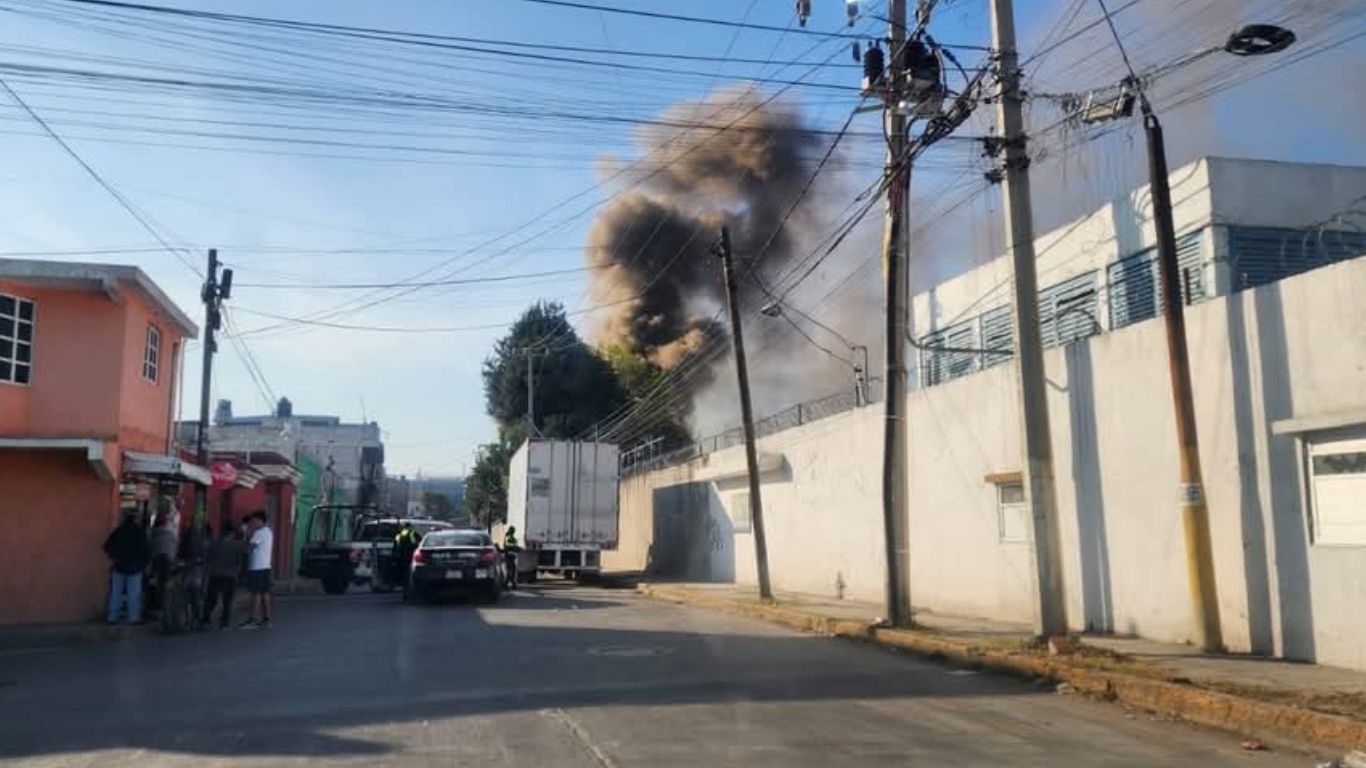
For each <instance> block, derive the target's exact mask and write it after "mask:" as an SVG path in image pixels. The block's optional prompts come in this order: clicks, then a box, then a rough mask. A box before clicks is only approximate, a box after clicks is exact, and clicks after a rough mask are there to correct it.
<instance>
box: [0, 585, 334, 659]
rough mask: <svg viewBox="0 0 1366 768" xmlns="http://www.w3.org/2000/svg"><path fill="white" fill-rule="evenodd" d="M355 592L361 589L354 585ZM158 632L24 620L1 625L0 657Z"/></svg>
mask: <svg viewBox="0 0 1366 768" xmlns="http://www.w3.org/2000/svg"><path fill="white" fill-rule="evenodd" d="M277 587H278V588H277V589H276V591H275V599H276V600H290V599H292V598H295V597H301V596H304V597H307V596H321V595H322V594H323V590H322V587H321V586H320V585H319V584H318V583H317V582H316V581H307V580H297V581H293V580H291V581H282V582H280V583H279V584H278V585H277ZM353 591H355V592H360V591H361V590H359V589H355V590H353ZM249 599H250V598H249V596H248V595H247V592H246V590H244V589H241V588H240V587H239V588H238V589H237V592H236V594H235V595H234V598H233V609H232V612H233V616H234V617H235V618H234V623H235V622H236V621H239V620H240V619H241V618H242V617H245V616H247V615H248V613H249V612H250V609H251V606H250V603H249V602H248V601H249ZM156 634H158V629H157V623H156V621H155V620H153V621H149V622H145V623H142V624H113V625H111V624H106V623H105V622H104V621H103V620H102V619H97V620H92V621H84V622H79V621H77V622H65V623H59V624H21V625H18V626H0V657H4V656H15V655H22V654H25V653H31V652H34V651H39V650H43V649H47V648H56V647H60V646H66V645H84V644H86V643H104V642H112V641H118V640H127V639H129V638H136V637H150V636H154V635H156Z"/></svg>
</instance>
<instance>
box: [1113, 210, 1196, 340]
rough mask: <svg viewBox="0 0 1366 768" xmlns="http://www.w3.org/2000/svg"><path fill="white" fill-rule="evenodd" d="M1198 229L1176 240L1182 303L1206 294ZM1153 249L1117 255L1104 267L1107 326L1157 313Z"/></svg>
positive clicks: (1158, 299) (1159, 305) (1157, 281)
mask: <svg viewBox="0 0 1366 768" xmlns="http://www.w3.org/2000/svg"><path fill="white" fill-rule="evenodd" d="M1202 243H1203V240H1202V238H1201V233H1200V232H1191V233H1189V234H1186V235H1183V236H1182V237H1181V238H1179V239H1178V240H1177V241H1176V263H1177V267H1178V269H1180V277H1181V296H1182V297H1183V298H1184V299H1185V301H1186V304H1188V305H1189V304H1193V303H1195V302H1197V301H1200V300H1201V299H1204V298H1205V297H1206V294H1205V261H1204V258H1203V256H1204V248H1203V245H1202ZM1160 282H1161V279H1160V277H1159V276H1158V268H1157V251H1156V249H1153V248H1149V249H1148V250H1146V251H1142V252H1141V253H1138V254H1135V255H1133V256H1130V257H1128V258H1125V259H1121V260H1120V261H1117V262H1115V263H1113V264H1111V265H1110V266H1109V267H1107V268H1106V285H1107V286H1108V287H1109V294H1110V297H1109V302H1110V327H1111V328H1123V327H1124V326H1126V325H1132V324H1134V323H1137V322H1139V321H1141V320H1147V319H1149V318H1152V317H1157V314H1158V310H1159V309H1160V308H1162V306H1163V304H1162V295H1161V291H1160V290H1158V286H1159V284H1160Z"/></svg>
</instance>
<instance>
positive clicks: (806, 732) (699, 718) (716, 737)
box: [0, 583, 1309, 768]
mask: <svg viewBox="0 0 1366 768" xmlns="http://www.w3.org/2000/svg"><path fill="white" fill-rule="evenodd" d="M276 614H277V615H276V619H275V626H274V627H272V628H270V629H266V630H258V631H236V630H233V631H226V632H219V631H210V632H208V633H204V634H199V635H186V636H177V637H161V636H148V637H138V638H133V639H130V640H125V641H120V642H111V643H103V644H91V645H83V646H71V647H65V648H53V649H44V650H32V651H12V652H9V653H7V654H6V655H0V762H3V763H4V764H6V765H10V764H17V765H43V766H77V765H100V766H112V765H138V766H179V765H191V764H195V765H221V764H232V765H279V764H310V765H339V764H350V765H478V766H486V765H516V766H537V765H557V766H558V765H565V766H595V767H597V768H602V767H603V766H651V767H652V768H658V766H672V765H679V766H683V765H709V766H741V765H743V766H754V765H773V766H785V767H786V768H791V767H792V766H808V765H809V766H818V765H819V766H828V765H857V764H871V763H873V762H875V761H876V762H885V761H893V762H895V763H896V764H919V765H946V766H958V765H1002V766H1004V765H1009V766H1016V765H1188V766H1202V767H1204V766H1214V765H1259V766H1260V765H1265V766H1273V765H1297V766H1302V765H1306V764H1308V763H1309V759H1308V758H1307V757H1304V756H1301V755H1296V754H1293V753H1285V752H1262V753H1247V752H1243V751H1241V750H1240V749H1239V747H1238V739H1236V738H1234V737H1232V736H1226V735H1220V734H1214V733H1208V732H1201V731H1197V730H1195V729H1193V728H1190V727H1187V726H1184V725H1180V724H1175V723H1167V722H1157V721H1154V720H1152V719H1151V718H1149V717H1147V716H1145V715H1130V714H1127V713H1125V712H1124V711H1123V710H1122V709H1120V708H1119V707H1117V706H1113V705H1108V704H1104V703H1100V702H1095V701H1088V700H1085V699H1081V698H1079V697H1076V696H1060V695H1057V694H1055V693H1053V691H1052V689H1051V687H1049V688H1041V687H1037V686H1031V685H1029V684H1027V683H1025V682H1022V681H1019V680H1015V679H1010V678H1004V677H997V676H993V675H989V674H979V673H975V672H972V671H969V670H961V669H954V668H951V667H947V666H941V665H938V664H935V663H932V662H928V661H924V660H920V659H916V658H912V657H909V656H900V655H895V654H892V653H888V652H886V651H882V650H878V649H876V648H872V647H867V646H861V645H858V644H856V643H851V642H847V641H840V640H834V639H828V638H823V637H818V636H813V635H803V634H799V633H796V632H792V631H789V630H786V629H781V628H777V627H773V626H769V625H767V624H763V623H759V622H755V621H751V620H748V619H742V618H735V617H730V616H726V615H723V614H719V613H712V612H708V611H704V610H699V609H693V608H686V607H680V606H675V605H672V604H667V603H662V602H656V601H651V600H648V599H645V598H642V597H640V596H637V595H636V594H635V593H633V592H628V591H621V590H602V589H589V588H580V587H573V586H569V585H566V584H557V583H548V584H544V585H541V586H537V587H531V588H527V589H524V590H522V591H520V592H518V593H516V594H513V595H505V596H504V600H503V601H502V602H500V603H499V604H497V605H496V606H474V605H470V604H446V605H438V606H421V607H412V606H405V605H402V604H401V603H400V602H399V600H398V598H397V597H396V596H393V595H371V594H364V593H362V594H351V595H347V596H343V597H324V596H301V597H285V598H282V599H280V600H278V603H277V608H276Z"/></svg>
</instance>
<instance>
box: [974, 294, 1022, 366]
mask: <svg viewBox="0 0 1366 768" xmlns="http://www.w3.org/2000/svg"><path fill="white" fill-rule="evenodd" d="M1011 309H1012V307H1010V306H1004V307H997V308H996V309H992V310H988V311H986V312H983V313H982V349H998V350H1001V351H1002V352H1006V353H1010V354H1004V355H996V354H990V353H983V355H982V367H983V368H986V367H988V366H992V365H996V364H998V363H1004V362H1005V361H1007V360H1009V359H1010V358H1011V357H1012V356H1013V352H1014V349H1015V340H1014V339H1013V338H1011V331H1012V329H1013V328H1012V327H1013V324H1014V321H1013V320H1011V317H1010V310H1011Z"/></svg>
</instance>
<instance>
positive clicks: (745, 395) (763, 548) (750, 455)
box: [715, 227, 773, 600]
mask: <svg viewBox="0 0 1366 768" xmlns="http://www.w3.org/2000/svg"><path fill="white" fill-rule="evenodd" d="M715 253H716V255H717V256H719V257H720V258H721V267H722V271H723V272H724V273H725V279H726V306H727V307H728V308H729V310H730V346H731V349H732V350H734V352H735V375H736V377H737V378H739V380H740V420H741V422H743V426H744V430H745V464H746V466H747V468H748V470H749V509H750V518H751V520H752V521H753V525H754V563H755V566H756V567H757V568H758V571H759V598H760V599H761V600H772V599H773V588H772V587H771V586H770V584H769V581H768V542H767V540H766V539H765V538H764V504H763V499H762V497H761V496H760V495H759V455H758V453H757V451H756V450H755V448H754V410H753V408H752V407H751V406H750V402H749V369H748V368H747V367H746V364H745V334H744V331H743V330H742V329H741V327H740V302H739V300H738V298H737V297H736V287H735V264H734V262H733V257H732V255H731V250H730V230H729V229H727V228H726V227H721V241H720V242H719V243H717V245H716V248H715Z"/></svg>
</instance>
